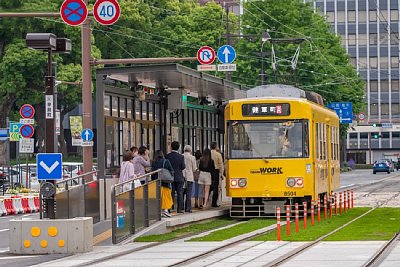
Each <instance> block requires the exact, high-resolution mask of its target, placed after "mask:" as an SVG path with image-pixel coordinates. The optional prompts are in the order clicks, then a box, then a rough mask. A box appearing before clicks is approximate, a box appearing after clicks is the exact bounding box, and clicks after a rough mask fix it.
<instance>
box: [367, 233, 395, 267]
mask: <svg viewBox="0 0 400 267" xmlns="http://www.w3.org/2000/svg"><path fill="white" fill-rule="evenodd" d="M398 242H400V233H396V234H395V235H394V236H393V237H392V238H391V239H390V240H389V241H387V242H386V243H385V244H384V245H383V246H382V247H381V248H380V249H379V250H378V251H377V252H375V254H374V255H372V257H371V258H370V259H369V260H368V261H367V262H366V263H364V265H363V266H362V267H375V266H376V267H377V266H379V265H380V264H381V263H383V261H384V260H385V259H386V258H387V256H389V254H390V252H392V250H393V249H394V248H395V246H396V245H397V243H398Z"/></svg>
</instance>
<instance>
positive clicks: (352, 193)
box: [351, 190, 354, 208]
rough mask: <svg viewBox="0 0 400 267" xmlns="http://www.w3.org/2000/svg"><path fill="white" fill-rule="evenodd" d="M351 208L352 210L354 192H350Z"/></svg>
mask: <svg viewBox="0 0 400 267" xmlns="http://www.w3.org/2000/svg"><path fill="white" fill-rule="evenodd" d="M351 208H354V191H353V190H351Z"/></svg>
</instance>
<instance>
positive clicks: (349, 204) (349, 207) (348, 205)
mask: <svg viewBox="0 0 400 267" xmlns="http://www.w3.org/2000/svg"><path fill="white" fill-rule="evenodd" d="M347 209H348V210H349V209H351V193H350V190H347Z"/></svg>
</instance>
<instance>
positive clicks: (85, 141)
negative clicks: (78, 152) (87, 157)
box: [81, 128, 94, 146]
mask: <svg viewBox="0 0 400 267" xmlns="http://www.w3.org/2000/svg"><path fill="white" fill-rule="evenodd" d="M81 137H82V146H93V141H92V140H93V137H94V133H93V131H92V130H91V129H87V128H86V129H83V130H82V132H81Z"/></svg>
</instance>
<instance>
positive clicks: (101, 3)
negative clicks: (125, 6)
mask: <svg viewBox="0 0 400 267" xmlns="http://www.w3.org/2000/svg"><path fill="white" fill-rule="evenodd" d="M120 15H121V7H120V6H119V3H118V2H117V1H116V0H97V1H96V3H95V4H94V8H93V16H94V18H95V20H96V21H97V22H98V23H100V24H101V25H112V24H114V23H115V22H117V20H118V19H119V17H120Z"/></svg>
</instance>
